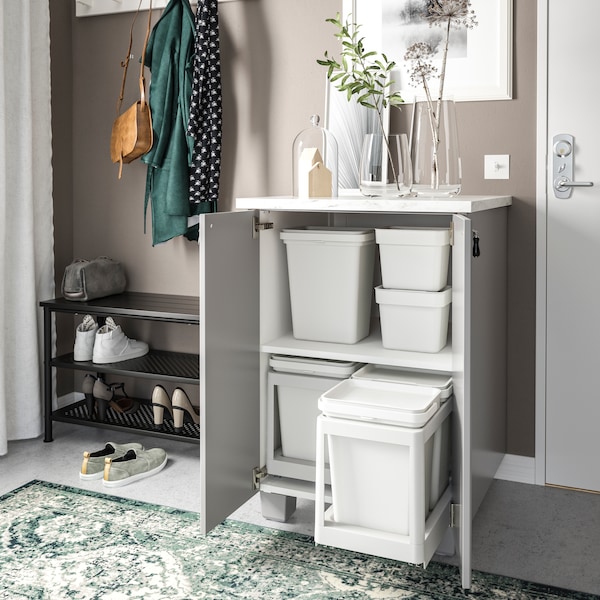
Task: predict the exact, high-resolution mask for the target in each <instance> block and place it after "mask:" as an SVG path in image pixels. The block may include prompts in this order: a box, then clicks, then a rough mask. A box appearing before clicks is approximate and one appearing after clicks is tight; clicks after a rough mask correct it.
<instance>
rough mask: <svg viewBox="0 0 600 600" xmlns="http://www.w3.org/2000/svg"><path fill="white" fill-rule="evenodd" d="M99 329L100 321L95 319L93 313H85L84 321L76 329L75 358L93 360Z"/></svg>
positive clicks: (77, 359)
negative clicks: (97, 321)
mask: <svg viewBox="0 0 600 600" xmlns="http://www.w3.org/2000/svg"><path fill="white" fill-rule="evenodd" d="M97 331H98V323H96V321H94V319H93V318H92V316H91V315H85V317H83V321H82V322H81V323H80V324H79V325H78V326H77V329H76V330H75V346H74V347H73V360H76V361H83V360H92V354H93V351H94V343H95V341H96V332H97Z"/></svg>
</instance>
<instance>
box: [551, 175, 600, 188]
mask: <svg viewBox="0 0 600 600" xmlns="http://www.w3.org/2000/svg"><path fill="white" fill-rule="evenodd" d="M593 185H594V182H593V181H571V180H570V179H567V178H566V177H558V178H557V179H555V180H554V189H556V190H557V191H559V192H564V191H565V190H567V189H569V188H574V187H592V186H593Z"/></svg>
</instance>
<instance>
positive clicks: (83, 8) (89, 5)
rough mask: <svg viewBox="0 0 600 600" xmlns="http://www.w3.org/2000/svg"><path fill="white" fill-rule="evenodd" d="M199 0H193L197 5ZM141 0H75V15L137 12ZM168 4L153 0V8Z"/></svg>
mask: <svg viewBox="0 0 600 600" xmlns="http://www.w3.org/2000/svg"><path fill="white" fill-rule="evenodd" d="M218 1H219V3H223V2H236V1H238V0H218ZM196 2H197V0H191V4H192V5H195V4H196ZM138 3H139V0H75V15H76V16H77V17H94V16H97V15H109V14H117V13H126V12H135V11H136V10H137V7H138ZM167 4H168V0H153V1H152V8H156V9H161V8H164V7H165V6H166V5H167ZM149 5H150V2H149V0H142V9H143V10H147V9H148V7H149Z"/></svg>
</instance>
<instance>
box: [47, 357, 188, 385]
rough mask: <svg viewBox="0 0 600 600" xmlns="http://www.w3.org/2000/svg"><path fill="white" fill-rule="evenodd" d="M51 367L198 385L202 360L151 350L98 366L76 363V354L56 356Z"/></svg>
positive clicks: (84, 362)
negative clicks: (74, 358)
mask: <svg viewBox="0 0 600 600" xmlns="http://www.w3.org/2000/svg"><path fill="white" fill-rule="evenodd" d="M50 364H51V366H53V367H57V368H63V369H74V370H79V371H93V372H95V373H109V374H113V375H123V376H126V375H132V376H135V377H137V378H145V379H157V378H158V379H161V380H164V381H177V382H180V383H191V384H195V385H198V382H199V373H200V357H199V355H198V354H185V353H182V352H167V351H164V350H152V351H150V352H149V353H148V354H146V355H145V356H142V357H140V358H132V359H129V360H123V361H120V362H116V363H108V364H103V365H102V364H96V363H93V362H91V361H75V360H73V353H72V352H71V353H70V354H64V355H62V356H57V357H55V358H53V359H52V360H51V361H50Z"/></svg>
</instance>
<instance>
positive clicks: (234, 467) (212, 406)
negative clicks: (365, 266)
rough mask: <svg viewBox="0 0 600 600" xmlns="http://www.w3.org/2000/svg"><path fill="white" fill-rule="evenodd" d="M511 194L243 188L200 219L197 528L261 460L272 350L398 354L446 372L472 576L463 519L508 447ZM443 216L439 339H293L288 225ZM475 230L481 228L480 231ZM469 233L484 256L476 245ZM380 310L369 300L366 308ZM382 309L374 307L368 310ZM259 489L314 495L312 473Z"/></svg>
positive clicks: (455, 492) (240, 497) (456, 514)
mask: <svg viewBox="0 0 600 600" xmlns="http://www.w3.org/2000/svg"><path fill="white" fill-rule="evenodd" d="M510 203H511V199H510V197H505V196H500V197H499V196H494V197H490V196H486V197H480V196H476V197H475V196H463V197H458V198H443V199H435V198H431V199H429V198H427V199H422V198H412V199H401V200H400V199H399V200H377V199H365V198H363V197H362V196H348V197H344V198H336V199H316V200H315V199H312V200H308V201H307V200H304V201H302V200H298V199H294V198H283V197H282V198H248V199H238V201H237V209H238V211H237V212H233V213H217V214H210V215H203V216H202V217H201V222H200V256H201V260H200V269H201V273H200V275H201V290H200V398H201V411H202V413H201V432H200V443H201V450H200V452H201V478H202V502H201V513H202V528H203V531H208V530H209V529H211V528H212V527H214V526H215V525H216V524H217V523H219V522H220V521H221V520H223V519H224V518H226V517H227V516H228V515H229V514H231V513H232V512H233V511H234V510H235V509H236V508H238V506H240V505H241V504H242V503H243V502H244V501H245V500H246V499H248V498H249V497H250V496H252V495H253V494H254V493H256V490H255V489H253V487H252V483H253V475H252V472H253V469H254V468H256V467H262V466H264V465H266V462H267V452H268V443H267V442H268V435H267V431H268V429H267V421H268V420H267V404H268V386H267V373H268V369H269V357H270V355H271V354H286V355H294V356H300V357H313V358H325V359H337V360H347V361H356V362H363V363H376V364H383V365H395V366H401V367H406V368H410V369H421V370H432V371H438V372H442V373H448V374H451V375H452V378H453V381H454V393H455V406H454V412H453V419H452V420H453V463H452V500H451V506H450V507H449V509H448V510H450V511H451V512H452V522H453V525H454V528H453V531H454V532H455V538H456V549H457V552H458V553H459V555H460V565H461V569H462V581H463V586H464V587H470V581H471V562H470V559H471V522H472V518H473V516H474V514H475V512H476V510H477V508H478V506H479V504H480V503H481V500H482V499H483V497H484V495H485V493H486V491H487V488H488V486H489V484H490V483H491V481H492V479H493V476H494V474H495V471H496V469H497V466H498V464H499V462H500V460H501V458H502V456H503V454H504V451H505V405H506V403H505V396H506V241H507V240H506V235H507V233H506V221H507V207H508V206H509V205H510ZM302 225H320V226H324V225H327V226H361V227H384V226H389V225H404V226H448V227H450V228H451V230H452V234H453V242H452V244H453V245H452V258H451V265H452V266H451V283H452V309H451V336H450V337H449V341H448V344H447V346H446V347H445V348H444V349H443V350H442V351H441V352H439V353H435V354H426V353H417V352H403V351H396V350H386V349H384V348H383V347H382V345H381V337H380V333H379V331H378V328H377V327H373V330H372V333H371V335H370V336H369V337H367V338H366V339H364V340H362V341H360V342H358V343H356V344H351V345H348V344H332V343H325V342H307V341H302V340H296V339H295V338H294V337H293V335H292V333H291V330H292V327H291V311H290V301H289V289H288V279H287V264H286V255H285V247H284V244H283V243H282V242H281V240H280V238H279V234H280V231H281V229H282V228H284V227H295V226H302ZM475 232H476V233H475ZM474 235H476V236H477V237H478V238H479V247H480V252H481V253H480V256H478V257H474V256H473V246H474ZM374 310H376V309H374ZM374 316H376V315H374ZM260 489H261V491H263V492H266V493H272V494H281V495H282V496H283V497H286V496H287V497H308V498H313V497H314V483H312V482H310V481H303V480H302V479H296V478H293V477H289V478H288V477H281V476H277V477H275V476H269V475H267V477H266V478H264V479H263V480H262V481H261V483H260Z"/></svg>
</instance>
